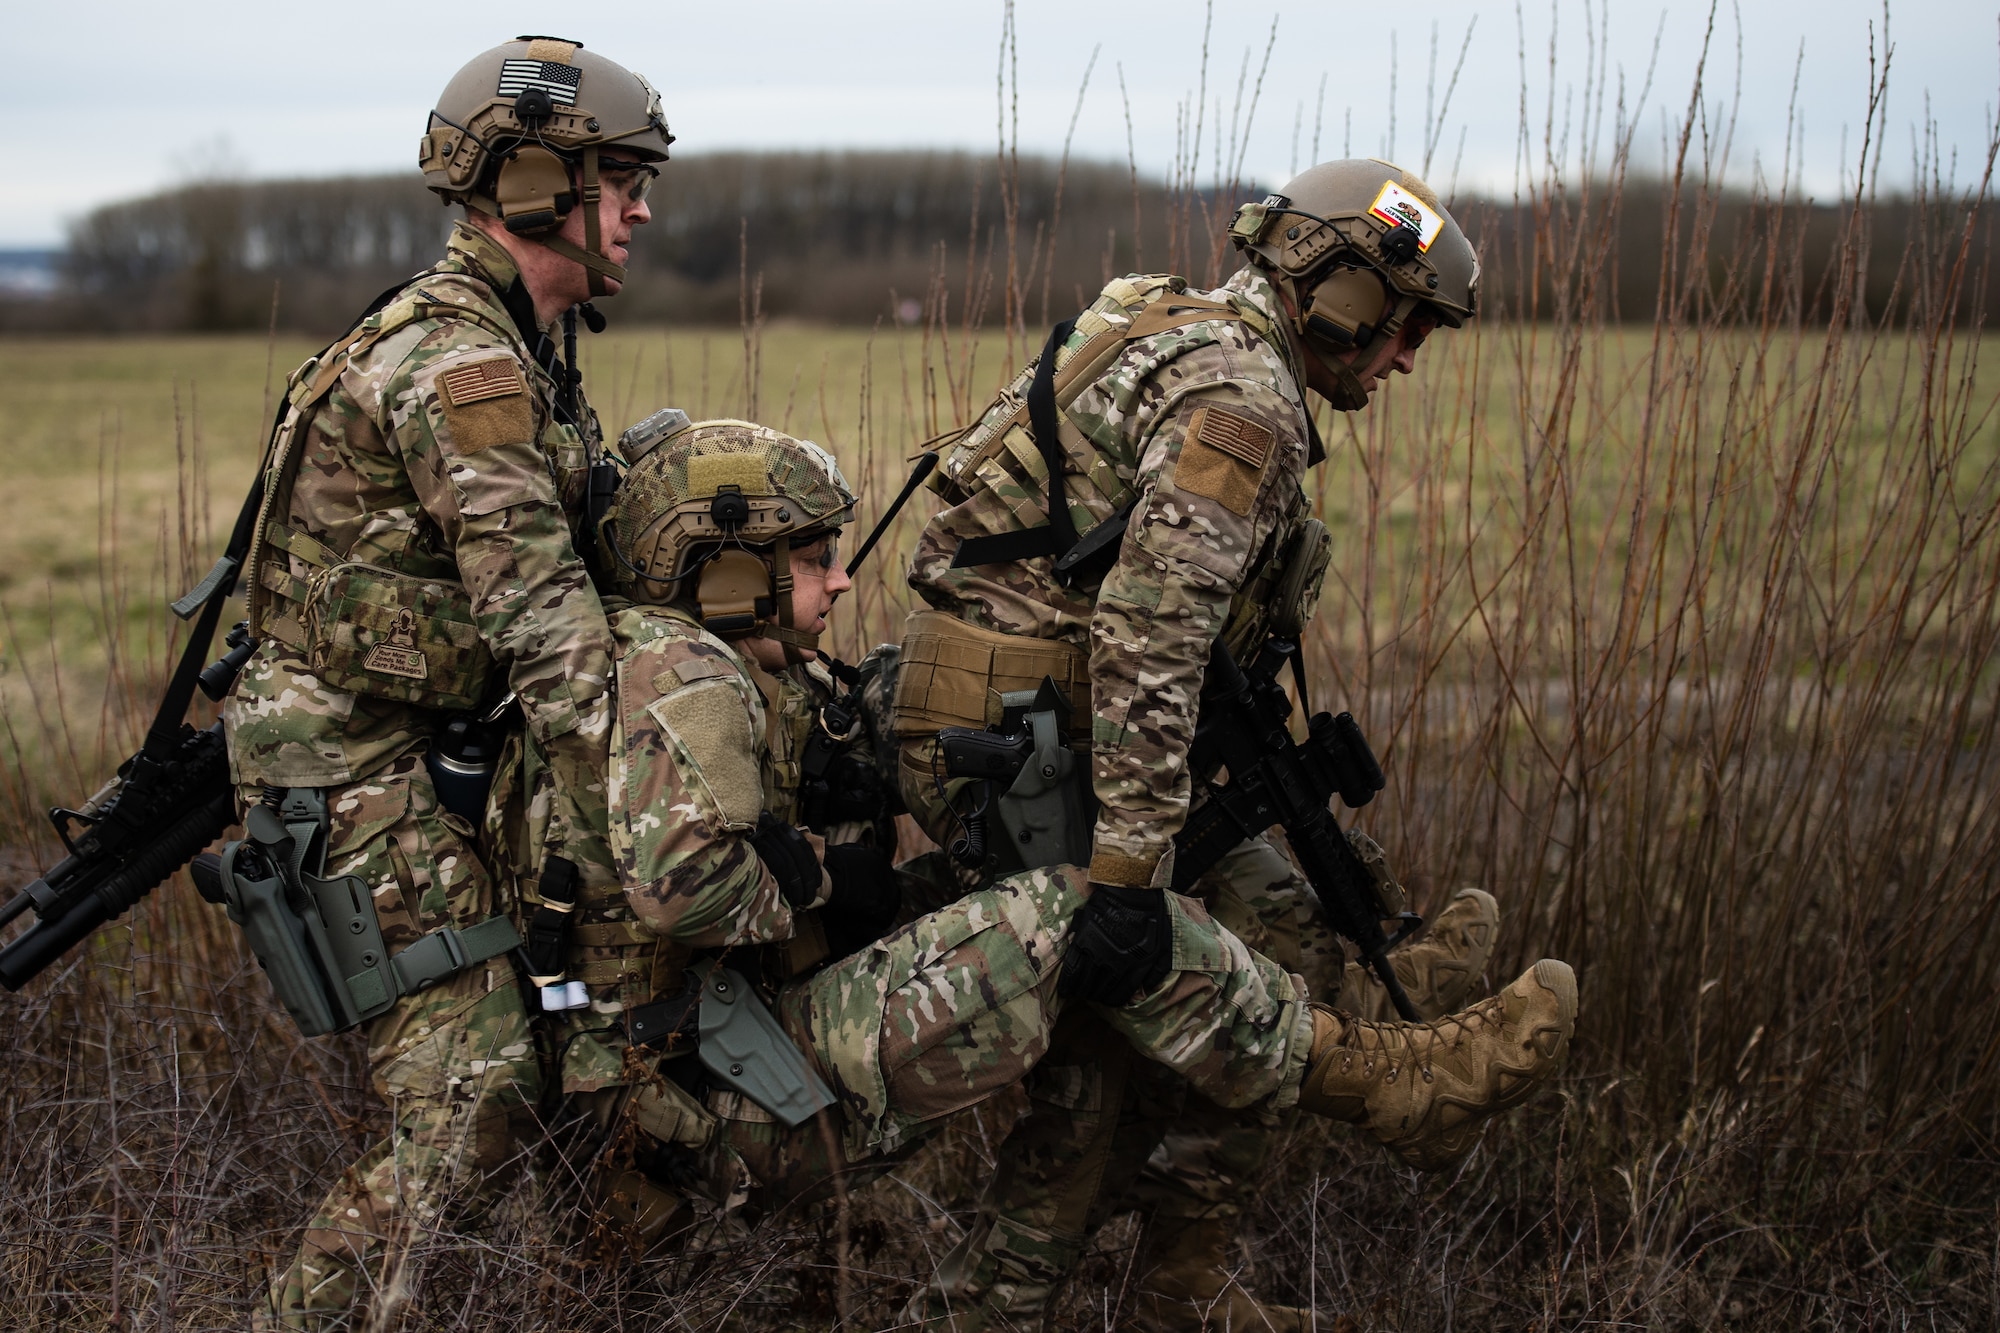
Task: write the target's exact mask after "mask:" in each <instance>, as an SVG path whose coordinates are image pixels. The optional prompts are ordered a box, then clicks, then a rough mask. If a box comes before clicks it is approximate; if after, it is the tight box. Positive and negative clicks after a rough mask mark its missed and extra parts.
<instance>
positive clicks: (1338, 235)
mask: <svg viewBox="0 0 2000 1333" xmlns="http://www.w3.org/2000/svg"><path fill="white" fill-rule="evenodd" d="M1229 236H1230V240H1231V241H1232V242H1234V244H1235V245H1236V248H1237V249H1239V250H1242V251H1244V252H1245V253H1246V254H1247V255H1248V256H1249V258H1250V259H1251V261H1252V262H1254V263H1256V264H1257V265H1258V266H1259V267H1261V268H1263V269H1265V270H1267V271H1268V272H1269V273H1271V275H1272V276H1273V278H1274V279H1275V280H1276V281H1277V282H1278V283H1279V284H1280V285H1281V286H1286V287H1289V288H1291V289H1292V291H1293V293H1294V295H1295V296H1296V295H1297V294H1299V293H1302V292H1306V293H1309V292H1310V289H1311V288H1312V287H1313V286H1315V285H1316V284H1317V283H1318V282H1319V281H1320V280H1321V279H1323V278H1325V277H1327V276H1328V275H1330V274H1331V273H1332V272H1334V271H1335V270H1336V269H1338V268H1341V267H1348V268H1352V267H1356V266H1365V267H1367V268H1369V269H1371V270H1373V271H1374V272H1375V274H1376V275H1377V276H1379V277H1380V278H1381V279H1382V280H1383V281H1384V282H1385V283H1387V284H1388V287H1389V289H1390V291H1391V292H1393V293H1394V294H1395V296H1396V297H1397V298H1399V299H1398V300H1397V302H1396V307H1397V308H1396V312H1395V313H1394V315H1393V316H1392V319H1393V323H1389V322H1387V321H1385V324H1384V327H1385V328H1389V329H1393V327H1394V324H1400V323H1401V322H1402V321H1403V320H1404V319H1406V318H1408V315H1409V312H1410V311H1411V310H1413V309H1415V308H1417V307H1418V306H1428V307H1429V308H1430V309H1431V310H1433V311H1435V312H1436V314H1437V317H1438V319H1439V320H1440V321H1442V322H1443V323H1445V324H1448V325H1450V326H1451V327H1453V328H1457V327H1459V326H1460V325H1461V324H1463V323H1464V322H1465V321H1466V320H1468V319H1470V318H1471V317H1472V316H1473V315H1474V314H1476V313H1477V312H1478V308H1479V256H1478V254H1477V253H1476V252H1475V251H1474V250H1473V248H1472V242H1471V241H1469V240H1467V239H1466V237H1465V233H1464V232H1463V231H1462V230H1460V229H1459V225H1458V223H1457V222H1456V221H1455V220H1454V219H1453V218H1452V216H1451V214H1450V213H1448V212H1446V211H1445V208H1444V205H1443V204H1441V203H1439V202H1438V197H1437V195H1436V194H1435V193H1434V192H1433V191H1432V190H1431V188H1430V186H1428V185H1426V184H1425V183H1424V182H1423V181H1422V180H1421V179H1420V178H1419V177H1418V176H1417V175H1416V174H1415V173H1414V172H1409V171H1405V170H1403V168H1401V167H1399V166H1397V165H1396V164H1395V163H1393V162H1384V161H1383V160H1381V159H1380V158H1373V157H1367V158H1350V159H1348V160H1346V161H1340V162H1322V163H1320V164H1319V165H1318V166H1316V167H1310V168H1308V169H1307V170H1305V171H1304V172H1302V173H1300V174H1299V175H1298V176H1297V177H1295V178H1294V179H1292V180H1291V181H1290V182H1288V183H1287V184H1285V185H1284V186H1283V187H1282V188H1281V189H1279V191H1278V192H1277V193H1276V194H1272V195H1268V196H1266V197H1265V198H1263V199H1261V200H1259V201H1257V202H1256V203H1250V204H1245V205H1243V207H1242V208H1240V209H1238V210H1237V213H1236V220H1235V222H1234V223H1233V224H1232V225H1231V226H1230V228H1229ZM1385 242H1387V243H1386V244H1385ZM1307 304H1309V302H1301V303H1300V304H1299V308H1300V309H1301V310H1303V309H1304V308H1305V306H1306V305H1307Z"/></svg>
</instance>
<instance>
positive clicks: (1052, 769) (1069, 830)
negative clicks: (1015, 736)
mask: <svg viewBox="0 0 2000 1333" xmlns="http://www.w3.org/2000/svg"><path fill="white" fill-rule="evenodd" d="M1000 705H1001V707H1002V708H1003V709H1005V710H1010V711H1011V710H1014V709H1019V710H1021V712H1022V714H1023V716H1024V719H1025V720H1026V722H1027V724H1028V730H1029V734H1030V736H1031V737H1032V738H1033V740H1034V749H1033V750H1031V751H1030V752H1029V754H1028V761H1027V762H1026V763H1025V764H1022V765H1021V771H1020V773H1019V774H1017V775H1016V776H1015V778H1014V781H1013V782H1012V783H1011V784H1010V785H1009V786H1008V788H1007V790H1006V791H1004V792H1002V793H1001V794H1000V796H999V798H998V799H997V800H995V801H994V805H995V806H996V807H998V810H999V814H1000V827H1001V828H1002V829H1004V830H1005V831H1006V833H1007V838H1006V846H1007V848H1008V851H1009V852H1011V854H1012V856H1013V857H1017V858H1019V860H1020V863H1021V868H1022V869H1024V870H1034V869H1037V868H1039V867H1042V866H1054V865H1088V864H1090V835H1091V827H1092V825H1093V824H1095V823H1096V821H1097V794H1096V793H1095V792H1094V791H1093V790H1092V789H1091V785H1090V768H1089V765H1087V764H1084V763H1082V762H1080V761H1079V760H1078V759H1077V756H1076V752H1075V751H1073V750H1071V749H1070V748H1069V746H1067V745H1065V744H1064V743H1063V733H1064V731H1065V729H1066V728H1067V727H1068V726H1069V714H1070V706H1069V701H1068V700H1067V699H1066V698H1064V697H1063V692H1062V690H1061V689H1060V688H1059V687H1058V686H1056V684H1055V683H1054V682H1053V681H1046V682H1045V684H1044V687H1043V688H1042V689H1040V690H1022V691H1019V692H1009V693H1006V694H1002V695H1001V696H1000ZM1001 855H1002V858H1003V859H1006V858H1007V856H1008V852H1002V853H1001Z"/></svg>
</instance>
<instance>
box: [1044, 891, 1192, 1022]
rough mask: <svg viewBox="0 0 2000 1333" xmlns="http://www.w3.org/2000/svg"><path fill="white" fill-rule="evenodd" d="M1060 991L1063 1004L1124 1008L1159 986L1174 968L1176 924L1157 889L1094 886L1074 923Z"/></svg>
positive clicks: (1072, 922) (1058, 990) (1060, 982)
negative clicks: (1079, 1002)
mask: <svg viewBox="0 0 2000 1333" xmlns="http://www.w3.org/2000/svg"><path fill="white" fill-rule="evenodd" d="M1069 933H1070V942H1069V952H1068V953H1067V954H1065V955H1064V956H1063V965H1062V979H1061V980H1060V981H1059V982H1057V983H1056V990H1057V992H1058V993H1059V994H1060V995H1061V996H1062V997H1063V998H1064V999H1065V1000H1074V999H1082V1000H1093V1001H1095V1002H1096V1003H1098V1004H1110V1005H1126V1004H1130V1003H1132V1001H1133V1000H1134V999H1136V998H1137V997H1138V996H1139V995H1140V994H1141V993H1142V992H1144V991H1149V990H1152V989H1153V988H1154V987H1155V986H1157V985H1159V984H1160V982H1161V980H1162V979H1164V978H1165V977H1166V975H1167V972H1168V971H1169V970H1170V969H1171V968H1172V967H1173V963H1174V931H1173V924H1172V922H1171V921H1170V920H1169V918H1168V916H1167V900H1166V896H1165V894H1163V893H1162V892H1161V891H1160V890H1159V889H1134V888H1126V887H1123V886H1120V885H1116V884H1093V885H1091V888H1090V898H1089V899H1088V900H1087V901H1086V902H1085V903H1084V905H1083V906H1082V907H1081V908H1079V909H1078V910H1077V914H1076V916H1075V918H1074V919H1073V920H1072V921H1071V922H1070V928H1069Z"/></svg>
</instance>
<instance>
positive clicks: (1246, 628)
mask: <svg viewBox="0 0 2000 1333" xmlns="http://www.w3.org/2000/svg"><path fill="white" fill-rule="evenodd" d="M1224 322H1240V323H1243V324H1246V325H1248V326H1249V327H1250V328H1251V329H1252V330H1253V331H1255V332H1256V333H1257V334H1258V335H1259V336H1260V337H1262V338H1264V339H1265V340H1266V341H1268V342H1271V343H1273V344H1274V345H1279V346H1282V345H1283V340H1284V334H1283V333H1282V331H1280V330H1279V329H1278V328H1277V326H1276V325H1274V324H1273V323H1272V322H1271V321H1270V319H1269V317H1268V316H1266V315H1265V314H1264V313H1263V312H1262V311H1260V310H1258V309H1257V308H1256V307H1255V306H1254V305H1252V304H1250V303H1249V302H1243V303H1240V304H1239V303H1236V302H1231V301H1227V300H1224V301H1216V300H1211V299H1209V298H1208V297H1203V296H1190V295H1188V294H1187V281H1186V279H1184V278H1180V277H1176V276H1170V275H1166V274H1144V275H1135V276H1132V277H1124V278H1116V279H1113V280H1112V281H1111V282H1110V283H1107V284H1106V285H1105V287H1104V289H1103V291H1102V292H1101V293H1099V295H1098V297H1097V299H1096V300H1095V301H1093V302H1092V303H1091V304H1090V307H1089V308H1088V309H1086V310H1085V311H1084V312H1083V313H1082V314H1081V315H1079V316H1078V317H1077V319H1076V321H1075V324H1074V327H1073V328H1072V330H1071V332H1070V334H1069V336H1068V337H1067V338H1066V339H1064V340H1063V341H1062V344H1061V346H1060V347H1059V348H1058V349H1057V352H1056V357H1055V372H1054V377H1053V380H1054V396H1055V407H1056V410H1057V418H1056V420H1057V430H1056V435H1057V444H1058V451H1059V459H1060V462H1061V464H1062V472H1063V477H1062V491H1063V494H1064V497H1065V498H1066V499H1069V500H1073V501H1076V502H1080V504H1081V505H1082V506H1083V507H1084V508H1085V509H1086V510H1087V513H1088V514H1099V513H1110V514H1112V515H1114V517H1113V518H1111V519H1106V520H1101V521H1100V523H1099V524H1098V525H1097V526H1095V527H1093V528H1092V529H1090V530H1089V531H1086V532H1083V533H1081V534H1080V536H1079V539H1078V547H1079V548H1081V547H1083V546H1085V545H1087V544H1089V543H1090V542H1091V540H1092V534H1093V533H1096V534H1098V536H1099V540H1100V541H1104V540H1115V539H1117V538H1118V537H1121V536H1122V533H1123V515H1124V514H1125V513H1126V512H1127V511H1128V507H1129V506H1130V504H1131V503H1132V502H1133V500H1134V498H1135V496H1134V493H1133V491H1132V489H1131V487H1129V486H1127V485H1126V484H1125V483H1124V482H1123V481H1122V480H1121V479H1120V478H1119V476H1118V474H1117V471H1116V469H1115V468H1114V467H1113V466H1112V465H1111V462H1110V460H1108V459H1107V458H1105V457H1104V456H1103V454H1101V453H1100V452H1099V451H1098V449H1097V447H1096V445H1095V444H1094V443H1093V442H1092V441H1091V440H1090V439H1089V437H1087V436H1086V435H1084V433H1083V432H1082V431H1081V430H1079V429H1078V428H1077V427H1076V425H1075V424H1074V423H1072V422H1071V421H1070V420H1069V418H1068V416H1067V415H1066V412H1067V409H1068V408H1069V406H1070V405H1071V404H1072V403H1074V402H1075V401H1076V400H1077V398H1079V397H1080V396H1082V394H1083V393H1084V391H1085V390H1087V389H1089V388H1090V387H1091V386H1092V385H1093V384H1095V383H1097V381H1098V380H1099V379H1100V377H1102V376H1103V375H1104V374H1105V373H1106V372H1107V371H1109V370H1110V369H1111V367H1112V366H1113V365H1114V364H1115V363H1116V362H1117V361H1118V359H1119V358H1120V357H1121V356H1123V355H1124V353H1125V350H1126V348H1127V347H1128V346H1129V345H1130V344H1132V343H1134V342H1136V341H1139V340H1141V339H1144V338H1150V337H1153V336H1155V335H1157V334H1161V333H1166V332H1169V331H1171V330H1187V331H1188V338H1187V341H1186V342H1185V343H1184V344H1183V345H1181V346H1180V347H1178V348H1176V349H1174V351H1173V353H1172V354H1171V355H1170V356H1167V357H1163V358H1161V360H1160V361H1159V362H1158V363H1157V364H1155V365H1153V366H1151V367H1149V368H1148V373H1149V374H1151V373H1157V372H1158V370H1159V368H1160V367H1161V366H1164V365H1166V364H1168V362H1169V361H1171V359H1172V357H1173V356H1178V355H1183V354H1185V353H1186V352H1188V351H1191V350H1193V349H1195V348H1197V347H1201V346H1204V345H1207V344H1208V343H1210V342H1212V341H1214V338H1215V336H1217V335H1215V334H1209V335H1208V336H1207V337H1204V336H1203V332H1204V331H1203V330H1201V329H1200V328H1199V326H1200V325H1203V324H1217V323H1224ZM1036 370H1037V366H1036V365H1030V366H1028V367H1027V368H1025V369H1023V370H1022V371H1021V373H1020V374H1019V375H1017V376H1016V377H1015V378H1014V380H1013V382H1012V383H1011V384H1009V385H1008V386H1007V388H1005V389H1003V390H1002V391H1001V393H1000V395H999V397H997V398H996V399H995V400H994V401H993V403H992V404H991V405H989V406H988V407H987V408H986V410H985V411H984V412H982V413H981V414H980V416H979V417H978V419H977V420H975V421H974V422H973V424H972V425H971V426H969V427H968V428H967V429H966V430H965V431H964V432H963V433H961V434H960V435H958V436H957V437H956V438H954V439H953V440H952V441H951V442H950V443H948V444H946V445H945V446H943V447H942V448H941V449H940V450H939V452H938V466H937V469H936V471H935V472H933V473H932V475H931V477H930V480H929V483H928V484H929V485H930V487H931V489H932V490H933V491H935V492H936V493H937V494H938V495H939V496H940V497H941V498H942V499H943V500H944V502H945V503H946V504H947V505H952V506H956V505H959V504H962V503H964V502H965V501H967V500H969V499H971V498H972V496H973V495H974V494H976V493H977V492H978V491H980V490H982V489H1001V488H1013V489H1020V490H1025V491H1027V492H1029V493H1030V494H1032V493H1034V492H1037V491H1040V492H1042V493H1043V494H1045V495H1047V494H1051V493H1052V491H1053V489H1054V488H1052V487H1051V485H1050V471H1049V467H1048V465H1047V462H1046V460H1045V456H1044V451H1043V449H1042V447H1041V445H1040V443H1039V442H1038V441H1037V440H1036V439H1035V437H1034V435H1033V433H1032V429H1031V423H1030V415H1031V413H1030V407H1029V396H1030V393H1031V391H1032V389H1033V387H1034V381H1035V374H1036ZM1308 427H1309V429H1310V428H1311V422H1310V418H1308ZM1315 442H1316V436H1315ZM1315 461H1316V460H1315ZM1050 507H1051V508H1053V505H1051V506H1050ZM1086 521H1088V519H1086ZM1113 525H1115V527H1114V526H1113ZM1100 529H1102V530H1103V531H1101V532H1100ZM1014 535H1015V534H1011V533H1010V534H1004V536H1006V537H1012V536H1014ZM975 540H986V539H980V538H973V539H968V543H967V544H968V545H969V544H970V543H971V541H975ZM1330 549H1331V544H1330V542H1329V541H1328V539H1327V536H1326V530H1325V528H1324V526H1323V525H1321V524H1320V523H1319V522H1318V521H1317V520H1313V519H1308V518H1307V517H1306V516H1305V506H1304V505H1301V506H1300V507H1299V510H1298V512H1297V513H1296V514H1295V517H1294V521H1293V522H1292V523H1290V524H1288V525H1286V526H1285V527H1284V528H1282V529H1281V530H1280V531H1278V532H1276V533H1274V534H1272V537H1271V539H1270V541H1269V544H1268V545H1267V547H1266V548H1265V550H1263V551H1262V552H1260V553H1258V556H1257V558H1256V560H1255V562H1254V564H1253V570H1254V572H1253V573H1252V574H1251V576H1250V578H1249V579H1248V580H1247V582H1246V584H1245V586H1244V588H1243V590H1242V591H1241V592H1240V593H1239V594H1238V596H1237V597H1236V599H1235V602H1234V604H1233V605H1232V607H1231V610H1230V616H1229V620H1228V621H1227V623H1226V624H1225V626H1224V628H1223V632H1222V635H1221V638H1222V640H1223V641H1224V642H1225V643H1227V644H1229V646H1230V647H1231V649H1232V650H1234V651H1236V652H1238V653H1239V655H1240V654H1241V652H1242V651H1243V650H1244V649H1245V647H1246V646H1247V645H1249V644H1252V643H1254V642H1259V641H1261V639H1262V638H1263V637H1264V635H1265V633H1266V632H1267V630H1268V628H1269V627H1270V625H1271V623H1272V622H1273V621H1274V620H1277V621H1280V622H1285V623H1288V624H1291V625H1295V626H1303V625H1304V623H1305V622H1306V621H1308V620H1310V619H1311V616H1312V612H1313V610H1314V608H1315V607H1316V606H1317V604H1318V600H1319V590H1320V585H1321V582H1322V581H1323V579H1324V577H1325V574H1326V566H1327V559H1328V554H1329V552H1330ZM1002 558H1005V557H1002ZM961 563H964V562H963V561H962V560H961ZM1281 594H1282V595H1283V596H1284V597H1285V599H1286V600H1287V603H1288V604H1287V606H1286V607H1284V608H1282V609H1279V608H1276V607H1275V606H1274V600H1275V599H1276V598H1278V597H1279V596H1280V595H1281ZM1293 632H1296V629H1294V631H1293ZM1083 656H1084V654H1083V653H1082V651H1081V650H1079V649H1077V648H1076V647H1074V646H1073V645H1070V644H1067V643H1062V642H1056V641H1053V640H1040V639H1028V638H1024V637H1021V636H1017V635H1007V634H1000V633H995V632H993V631H990V630H980V629H976V628H974V627H972V626H970V625H967V624H965V623H964V622H962V621H960V620H958V619H957V618H956V617H954V616H951V615H949V614H946V613H943V612H936V611H929V610H926V609H923V608H921V607H920V608H919V609H918V610H917V611H915V612H913V613H912V615H911V618H910V621H909V624H908V626H907V628H906V632H905V636H904V641H903V654H902V669H901V676H900V678H899V680H898V682H897V689H896V697H895V716H896V727H897V732H898V734H899V735H900V736H902V737H903V738H905V739H912V738H919V737H924V736H929V735H932V734H935V733H936V731H937V730H938V729H939V728H940V727H944V726H970V727H983V726H986V725H989V724H991V723H992V722H994V721H996V720H997V717H996V715H995V714H996V708H995V700H996V699H997V698H998V696H999V695H1000V694H1001V693H1004V692H1007V691H1010V690H1021V689H1033V688H1034V686H1035V685H1036V684H1037V683H1038V682H1039V681H1040V680H1041V678H1042V676H1043V675H1044V674H1046V675H1050V676H1053V677H1054V678H1055V680H1056V682H1057V683H1058V684H1059V685H1062V686H1064V687H1065V693H1066V694H1068V695H1069V696H1070V698H1071V700H1072V702H1073V704H1075V705H1077V707H1076V708H1075V710H1074V712H1073V713H1072V715H1071V725H1070V729H1069V730H1070V734H1071V737H1072V739H1073V741H1074V742H1076V743H1084V742H1085V741H1087V738H1088V735H1089V729H1090V705H1089V692H1088V688H1087V681H1088V671H1087V667H1086V665H1085V663H1084V661H1083Z"/></svg>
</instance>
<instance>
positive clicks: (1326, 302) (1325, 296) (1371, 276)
mask: <svg viewBox="0 0 2000 1333" xmlns="http://www.w3.org/2000/svg"><path fill="white" fill-rule="evenodd" d="M1392 302H1393V298H1392V297H1391V295H1390V292H1389V290H1388V288H1387V287H1386V286H1385V285H1384V284H1383V282H1382V279H1381V278H1379V277H1377V276H1376V274H1375V271H1374V270H1373V269H1367V268H1337V269H1335V270H1334V271H1333V272H1331V273H1329V274H1327V275H1326V277H1324V278H1322V279H1320V281H1319V284H1318V285H1317V286H1315V287H1314V288H1313V292H1312V304H1311V305H1309V306H1307V307H1306V310H1305V318H1304V320H1303V321H1301V322H1302V324H1303V326H1304V327H1303V328H1301V329H1300V332H1302V333H1304V334H1305V335H1306V336H1307V337H1310V338H1316V339H1318V340H1319V341H1321V342H1324V343H1329V344H1331V345H1332V346H1333V347H1335V348H1336V349H1338V350H1340V351H1346V350H1347V349H1348V348H1351V347H1366V346H1367V345H1368V343H1369V340H1370V339H1372V338H1373V337H1374V336H1375V331H1376V330H1377V329H1379V328H1380V327H1381V326H1382V320H1383V319H1384V317H1386V316H1387V315H1388V313H1389V311H1390V310H1391V309H1392V308H1393V304H1392Z"/></svg>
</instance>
